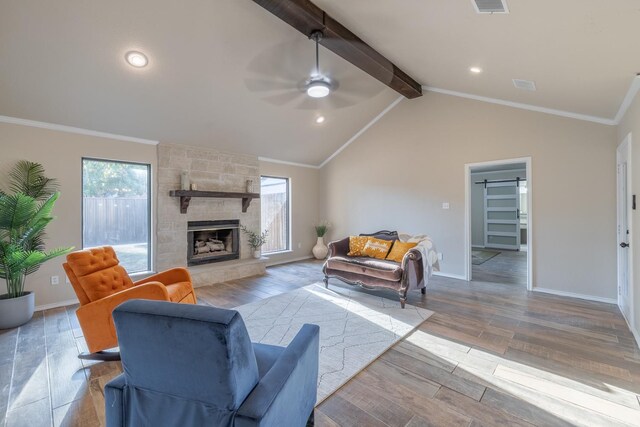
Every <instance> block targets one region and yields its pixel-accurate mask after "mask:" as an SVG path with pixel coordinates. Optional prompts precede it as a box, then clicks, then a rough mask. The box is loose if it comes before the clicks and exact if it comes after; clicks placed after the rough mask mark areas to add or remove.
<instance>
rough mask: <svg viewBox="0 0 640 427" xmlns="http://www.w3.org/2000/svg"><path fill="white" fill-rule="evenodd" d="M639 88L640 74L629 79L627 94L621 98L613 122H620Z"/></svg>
mask: <svg viewBox="0 0 640 427" xmlns="http://www.w3.org/2000/svg"><path fill="white" fill-rule="evenodd" d="M639 90H640V75H636V76H635V77H634V78H633V80H632V81H631V85H630V86H629V90H628V91H627V94H626V95H625V97H624V99H623V100H622V104H620V108H619V109H618V114H616V117H615V119H613V120H614V122H616V123H615V124H617V125H619V124H620V122H621V121H622V119H623V118H624V115H625V114H627V110H628V109H629V107H630V106H631V104H632V103H633V100H634V99H635V97H636V95H637V94H638V91H639Z"/></svg>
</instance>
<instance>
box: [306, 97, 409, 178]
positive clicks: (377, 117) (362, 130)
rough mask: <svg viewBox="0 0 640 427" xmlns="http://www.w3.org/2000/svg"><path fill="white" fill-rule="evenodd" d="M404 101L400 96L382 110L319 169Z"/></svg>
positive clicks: (321, 165) (322, 165)
mask: <svg viewBox="0 0 640 427" xmlns="http://www.w3.org/2000/svg"><path fill="white" fill-rule="evenodd" d="M403 99H404V96H400V97H399V98H397V99H396V100H395V101H393V102H392V103H391V104H390V105H389V106H388V107H387V108H385V109H384V110H382V112H380V114H378V115H377V116H375V117H374V118H373V120H371V121H370V122H369V123H367V124H366V125H365V126H364V127H363V128H362V129H360V130H359V131H358V132H356V134H355V135H353V136H352V137H351V138H349V140H348V141H347V142H345V143H344V144H343V145H342V147H340V148H338V149H337V150H336V151H335V152H334V153H333V154H332V155H330V156H329V157H328V158H327V159H326V160H325V161H324V162H322V163H320V166H318V167H319V168H322V167H324V165H326V164H327V163H329V162H330V161H331V160H332V159H333V158H334V157H335V156H337V155H338V154H340V153H341V152H342V150H344V149H345V148H347V147H348V146H349V145H351V143H352V142H353V141H355V140H356V139H358V138H359V137H360V135H362V134H363V133H365V132H366V131H367V130H368V129H369V128H370V127H371V126H373V125H374V124H376V123H377V122H378V120H380V119H381V118H382V117H384V115H385V114H387V113H388V112H389V111H391V110H393V107H395V106H396V105H398V104H399V103H400V101H402V100H403Z"/></svg>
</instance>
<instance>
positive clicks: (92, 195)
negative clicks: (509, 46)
mask: <svg viewBox="0 0 640 427" xmlns="http://www.w3.org/2000/svg"><path fill="white" fill-rule="evenodd" d="M150 188H151V166H150V165H147V164H139V163H126V162H117V161H110V160H98V159H82V247H83V248H92V247H96V246H105V245H108V246H113V248H114V249H115V251H116V254H117V255H118V259H120V264H121V265H122V266H123V267H124V268H125V269H126V270H127V272H129V273H140V272H144V271H151V240H150V236H151V229H150V227H151V192H150Z"/></svg>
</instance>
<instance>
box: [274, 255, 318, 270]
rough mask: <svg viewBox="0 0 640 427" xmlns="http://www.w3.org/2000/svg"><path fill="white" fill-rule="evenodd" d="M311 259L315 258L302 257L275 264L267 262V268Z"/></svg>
mask: <svg viewBox="0 0 640 427" xmlns="http://www.w3.org/2000/svg"><path fill="white" fill-rule="evenodd" d="M310 258H313V255H307V256H301V257H298V258H291V259H283V260H279V261H273V262H269V261H267V267H273V266H274V265H282V264H290V263H292V262H298V261H304V260H305V259H310Z"/></svg>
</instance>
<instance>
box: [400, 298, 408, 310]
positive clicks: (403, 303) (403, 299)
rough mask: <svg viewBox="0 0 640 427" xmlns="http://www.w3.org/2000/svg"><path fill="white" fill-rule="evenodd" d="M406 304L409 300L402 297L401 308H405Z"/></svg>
mask: <svg viewBox="0 0 640 427" xmlns="http://www.w3.org/2000/svg"><path fill="white" fill-rule="evenodd" d="M406 302H407V298H402V297H400V308H404V305H405V303H406Z"/></svg>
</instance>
